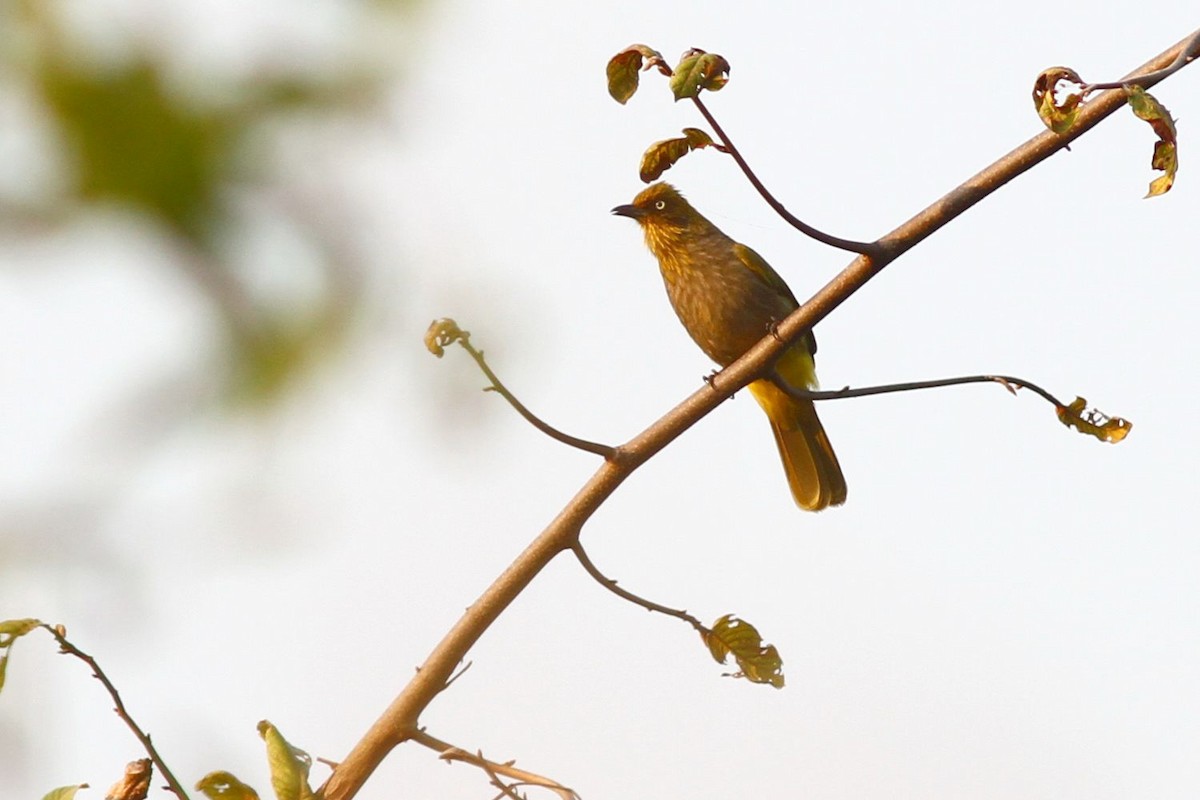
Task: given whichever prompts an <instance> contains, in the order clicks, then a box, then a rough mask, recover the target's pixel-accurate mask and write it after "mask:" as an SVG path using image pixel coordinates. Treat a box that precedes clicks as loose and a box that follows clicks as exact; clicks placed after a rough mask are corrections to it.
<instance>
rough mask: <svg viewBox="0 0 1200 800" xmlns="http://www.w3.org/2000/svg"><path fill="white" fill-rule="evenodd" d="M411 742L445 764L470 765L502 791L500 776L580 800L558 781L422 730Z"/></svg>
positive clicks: (572, 799)
mask: <svg viewBox="0 0 1200 800" xmlns="http://www.w3.org/2000/svg"><path fill="white" fill-rule="evenodd" d="M410 738H411V740H412V741H414V742H416V743H417V744H419V745H423V746H425V747H428V748H429V749H430V750H434V751H436V752H437V753H439V754H440V755H439V757H440V758H441V759H442V760H444V761H447V762H450V761H462V762H464V763H467V764H472V765H474V766H476V767H479V768H480V769H482V770H483V771H484V772H486V773H487V774H488V775H489V777H491V778H492V780H493V785H495V786H497V787H498V788H500V789H502V790H508V787H507V786H506V785H505V784H504V783H503V782H502V781H500V780H499V777H498V776H500V775H503V776H504V777H506V778H512V779H513V780H516V781H519V782H520V783H521V784H524V785H527V786H537V787H538V788H541V789H548V790H550V791H552V792H554V793H556V794H557V795H558V796H559V797H561V798H563V800H580V798H579V795H578V794H576V793H575V790H573V789H571V788H570V787H567V786H563V785H562V784H561V783H559V782H558V781H555V780H552V779H550V778H547V777H545V776H542V775H538V774H536V773H533V772H530V771H528V770H524V769H518V768H517V767H515V766H513V763H514V762H512V761H509V762H506V763H504V764H500V763H497V762H495V761H490V760H488V759H486V758H484V757H483V754H482V753H470V752H468V751H466V750H464V749H462V748H461V747H455V746H454V745H452V744H450V743H449V742H443V741H442V740H441V739H439V738H437V737H436V736H433V735H431V734H429V733H427V732H425V730H424V729H422V730H419V731H416V732H415V733H413V735H412V736H411V737H410Z"/></svg>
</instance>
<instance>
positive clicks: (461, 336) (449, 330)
mask: <svg viewBox="0 0 1200 800" xmlns="http://www.w3.org/2000/svg"><path fill="white" fill-rule="evenodd" d="M470 335H471V334H470V333H468V332H467V331H464V330H463V329H461V328H459V327H458V323H457V322H455V321H454V320H452V319H450V318H449V317H442V318H441V319H435V320H434V321H433V322H431V323H429V328H428V330H426V331H425V347H426V348H427V349H428V350H429V352H431V353H433V354H434V355H435V356H437V357H438V358H441V357H442V356H443V355H445V353H446V348H447V347H449V346H450V345H452V344H454V343H455V342H459V341H463V342H465V341H466V340H467V338H468V337H469V336H470Z"/></svg>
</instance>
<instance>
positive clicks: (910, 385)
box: [774, 373, 1066, 408]
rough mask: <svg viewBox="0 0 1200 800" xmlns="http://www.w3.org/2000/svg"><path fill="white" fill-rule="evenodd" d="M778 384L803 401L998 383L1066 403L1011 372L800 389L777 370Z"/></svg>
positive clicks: (1058, 406) (1057, 402)
mask: <svg viewBox="0 0 1200 800" xmlns="http://www.w3.org/2000/svg"><path fill="white" fill-rule="evenodd" d="M774 375H775V380H774V383H775V385H777V386H778V387H779V388H780V389H782V390H783V391H784V392H786V393H787V394H789V395H791V396H792V397H795V398H797V399H799V400H845V399H848V398H851V397H869V396H871V395H876V394H892V393H894V392H912V391H916V390H919V389H940V388H941V387H943V386H961V385H963V384H966V383H998V384H1000V385H1001V386H1003V387H1004V388H1006V389H1008V390H1009V391H1010V392H1012V393H1013V394H1016V391H1015V390H1016V389H1028V390H1029V391H1031V392H1034V393H1035V394H1037V395H1040V396H1041V397H1043V398H1044V399H1045V400H1046V401H1047V402H1049V403H1052V404H1053V405H1054V406H1055V407H1057V408H1064V407H1065V405H1066V404H1065V403H1063V402H1061V401H1060V400H1059V399H1058V398H1057V397H1055V396H1054V395H1052V394H1050V393H1049V392H1048V391H1046V390H1045V389H1043V388H1042V387H1040V386H1038V385H1037V384H1036V383H1031V382H1030V381H1027V380H1025V379H1024V378H1014V377H1011V376H1009V375H965V376H961V377H957V378H937V379H935V380H928V381H907V382H905V383H887V384H880V385H878V386H860V387H858V388H857V389H851V388H850V387H849V386H846V387H843V388H841V389H828V390H819V389H798V388H796V387H794V386H792V385H791V384H789V383H788V382H787V381H785V380H783V379H782V378H780V377H779V375H778V373H774Z"/></svg>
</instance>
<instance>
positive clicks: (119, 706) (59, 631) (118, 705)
mask: <svg viewBox="0 0 1200 800" xmlns="http://www.w3.org/2000/svg"><path fill="white" fill-rule="evenodd" d="M42 627H43V628H45V629H46V630H47V631H49V632H50V635H51V636H53V637H54V639H55V641H57V642H58V647H59V650H60V651H61V652H62V653H63V654H65V655H69V656H75V658H78V659H79V660H80V661H82V662H83V663H85V664H87V665H88V666H89V667H90V668H91V670H92V676H93V677H94V678H95V679H96V680H98V681H100V683H101V684H103V685H104V688H105V690H106V691H107V692H108V696H109V697H111V698H112V701H113V706H114V707H113V711H115V712H116V713H117V716H118V717H120V718H121V719H122V720H124V722H125V724H126V725H127V726H129V730H131V731H133V735H134V736H136V737H137V740H138V741H139V742H141V743H142V748H143V749H144V750H145V751H146V754H147V755H148V756H150V760H151V761H153V762H154V766H156V767H158V771H159V772H160V773H162V776H163V778H164V779H165V780H166V782H167V786H166V788H167V789H168V790H169V791H170V792H171V793H173V794H174V795H175V796H176V797H178V798H179V800H188V795H187V792H186V791H184V788H183V786H182V784H180V783H179V781H178V780H176V778H175V775H174V774H173V773H172V772H171V769H170V767H168V766H167V763H166V762H165V761H163V758H162V756H161V755H159V753H158V749H157V748H155V746H154V743H153V742H151V741H150V734H148V733H146V732H145V731H143V730H142V728H141V726H139V725H138V724H137V722H135V721H134V719H133V717H132V716H130V714H129V712H128V711H127V710H126V708H125V703H124V702H123V701H122V700H121V695H120V693H119V692H118V691H117V687H115V686H113V684H112V681H110V680H109V679H108V676H107V675H105V674H104V670H102V669H101V668H100V665H99V664H98V663H96V659H95V658H93V657H92V656H90V655H88V654H87V653H85V652H83V651H82V650H80V649H79V648H78V647H76V646H75V645H73V644H72V643H71V642H69V641H68V640H67V635H66V629H65V628H63V627H62V626H61V625H58V626H54V627H51V626H50V625H46V624H43V625H42Z"/></svg>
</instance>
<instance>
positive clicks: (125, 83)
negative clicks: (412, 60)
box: [0, 0, 416, 402]
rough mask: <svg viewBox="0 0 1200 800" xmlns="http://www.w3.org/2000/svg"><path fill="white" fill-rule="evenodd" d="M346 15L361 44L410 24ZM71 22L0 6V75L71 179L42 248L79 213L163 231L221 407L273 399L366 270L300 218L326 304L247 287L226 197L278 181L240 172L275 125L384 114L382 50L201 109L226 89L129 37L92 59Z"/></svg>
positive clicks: (280, 78) (5, 2)
mask: <svg viewBox="0 0 1200 800" xmlns="http://www.w3.org/2000/svg"><path fill="white" fill-rule="evenodd" d="M346 2H347V3H349V4H350V6H349V7H350V8H351V9H352V11H353V13H354V14H356V15H357V18H358V19H359V20H360V22H361V25H360V29H359V30H358V31H357V33H358V34H360V35H362V36H364V37H366V36H367V34H370V33H374V34H375V35H378V31H379V30H380V29H381V28H382V25H383V23H384V22H388V21H390V22H392V23H397V22H400V21H402V20H407V19H408V17H409V15H410V14H411V11H412V10H413V8H414V6H415V5H416V3H414V2H412V0H386V1H385V0H377V1H376V2H374V3H368V4H363V3H351V2H350V0H346ZM285 8H286V7H285V6H281V11H282V10H283V9H285ZM67 10H68V9H67V3H65V2H63V1H62V0H0V68H2V69H3V72H4V76H5V79H6V80H8V81H16V82H17V83H18V84H19V85H20V87H21V89H22V90H23V91H24V92H25V93H28V94H30V95H32V96H33V97H34V98H35V99H36V102H37V103H38V105H39V106H40V111H41V112H42V113H43V114H44V116H45V118H46V120H47V121H48V122H49V124H50V125H51V126H52V128H53V129H54V130H55V131H56V133H57V134H58V137H57V138H58V141H59V142H60V144H61V147H62V148H63V149H64V150H65V153H63V154H62V155H63V156H64V158H63V159H62V160H63V162H64V163H66V164H67V165H68V169H69V175H68V178H67V181H66V184H67V194H68V196H67V197H66V198H62V199H56V203H55V207H54V208H53V209H46V208H42V209H35V210H34V211H33V212H31V213H33V214H34V215H40V218H39V220H38V221H39V222H42V223H45V225H46V230H47V233H48V234H50V235H52V234H53V233H54V228H55V226H56V225H60V224H66V223H69V221H70V219H71V217H72V215H73V212H75V211H79V210H86V209H87V208H89V207H92V206H95V205H97V204H110V205H119V206H120V207H123V208H125V209H127V210H132V211H134V212H136V213H138V214H140V215H142V216H143V217H144V218H146V219H148V220H150V221H151V222H152V223H153V224H155V225H158V226H161V228H162V229H163V230H165V231H167V232H168V233H169V234H170V235H171V236H172V237H173V239H174V240H175V242H176V243H177V245H178V247H179V248H180V249H181V250H182V252H183V254H184V255H183V256H182V257H181V258H180V259H178V261H179V263H176V264H173V265H172V266H173V267H174V268H182V269H184V271H185V274H186V275H187V276H188V278H189V279H190V280H191V281H192V282H193V283H194V285H195V286H196V287H197V289H198V290H199V291H201V292H202V293H203V294H204V295H205V296H206V297H207V298H208V299H209V300H210V302H211V303H212V304H213V305H214V307H215V308H216V310H217V311H218V316H219V317H220V319H221V320H222V321H223V324H224V327H225V334H226V336H225V338H226V342H227V344H228V353H229V355H230V363H229V372H228V376H227V388H228V389H229V390H230V391H229V396H231V397H233V398H236V399H240V400H250V401H258V402H261V401H264V400H269V399H271V398H273V397H276V396H277V395H278V393H279V391H280V390H281V389H282V388H283V387H285V386H286V385H287V384H288V382H289V380H290V379H291V378H293V377H294V376H296V375H297V374H300V373H301V372H302V370H303V368H304V366H305V365H307V364H309V363H311V362H312V361H313V357H314V356H316V355H318V354H320V353H323V352H328V351H330V350H331V349H334V348H331V345H336V344H338V342H339V341H340V338H341V336H340V335H341V334H342V333H343V332H344V331H345V329H346V327H347V324H348V323H349V322H350V321H351V320H352V317H353V315H354V313H355V311H356V310H357V309H358V308H359V306H360V304H361V301H362V299H363V296H364V295H365V290H364V288H363V286H362V275H363V270H362V269H361V265H357V264H353V263H347V262H348V260H353V259H354V258H355V255H354V252H355V248H354V247H348V246H346V243H345V242H344V241H342V240H343V239H345V237H346V236H347V235H348V234H347V233H346V232H345V231H344V230H334V229H333V228H334V227H335V226H333V225H330V224H325V225H322V224H320V221H319V220H314V219H313V218H312V216H305V217H304V218H301V219H292V222H293V223H294V224H293V225H292V228H293V229H294V230H297V231H300V232H302V235H303V237H304V238H305V240H306V241H305V242H304V244H305V246H306V247H308V248H309V249H310V250H311V251H312V252H313V253H314V254H315V255H316V259H315V261H317V262H318V263H319V265H320V266H319V268H320V270H321V273H322V274H321V276H320V280H319V285H320V286H321V293H320V295H319V296H318V297H317V298H315V299H314V300H313V301H312V302H311V303H308V302H306V303H305V304H297V303H295V302H291V303H289V302H288V300H287V298H284V297H281V296H274V295H272V294H271V292H270V291H269V290H264V289H262V287H251V286H250V285H249V284H248V282H247V281H246V280H245V279H244V278H242V277H240V276H239V275H238V271H237V269H236V268H235V267H234V265H233V264H231V263H228V257H227V256H225V257H223V256H222V253H223V252H227V250H228V248H222V247H221V246H219V245H220V244H221V243H225V244H228V239H229V231H230V230H234V229H236V225H233V224H231V223H233V222H235V221H236V218H237V214H238V212H237V210H236V209H235V208H233V207H232V205H231V203H230V202H229V199H228V198H229V196H230V189H231V188H232V187H237V188H238V189H245V188H246V187H250V188H263V187H270V186H272V185H273V184H274V183H275V182H276V181H277V179H278V178H279V177H280V176H278V175H272V174H271V173H270V167H269V166H266V165H263V164H261V163H254V164H252V165H249V169H248V168H247V167H248V164H247V159H246V158H245V152H246V149H247V141H248V140H249V139H250V137H251V135H253V134H254V133H256V132H260V131H262V130H263V128H264V126H265V125H267V124H269V123H272V122H277V121H278V120H279V119H280V118H281V116H285V115H286V118H287V119H291V120H294V119H297V118H299V119H301V120H303V119H304V118H306V117H307V118H310V119H319V118H321V117H328V116H330V115H341V116H342V117H350V118H354V117H355V116H363V115H364V114H369V113H371V112H372V110H374V109H375V108H378V106H379V103H378V102H373V101H376V100H377V98H378V97H379V96H380V95H381V94H382V91H381V90H382V89H383V88H384V86H385V83H386V82H387V81H388V80H390V79H391V78H392V77H393V73H394V69H393V64H392V63H391V62H392V59H391V58H389V57H388V55H389V52H388V51H387V50H386V49H384V48H379V47H376V48H375V50H376V51H378V52H376V53H375V54H374V55H375V56H376V57H374V58H372V49H371V48H369V47H355V45H356V44H357V43H356V42H350V43H347V44H348V46H346V47H344V48H343V49H344V50H345V51H346V52H348V53H353V54H354V59H353V63H345V64H339V65H338V66H337V67H336V68H334V69H332V70H330V69H326V70H324V71H322V72H321V74H317V72H316V71H311V72H309V73H303V72H299V71H292V72H286V71H284V73H283V74H274V73H272V74H265V75H259V74H255V75H254V76H253V80H252V81H250V82H249V83H248V85H244V86H243V85H239V86H217V87H216V88H217V89H218V92H217V93H218V94H220V95H222V98H223V99H222V101H221V102H212V101H209V102H202V101H200V100H198V99H197V96H198V95H200V94H205V93H206V92H207V93H211V90H212V89H213V88H214V87H213V85H212V84H214V83H219V81H220V80H222V78H221V77H220V76H209V75H203V74H200V75H193V74H189V75H187V76H186V82H184V83H181V82H180V80H179V76H178V74H177V73H172V72H171V71H170V69H169V68H170V66H171V65H170V64H168V63H165V62H166V61H167V59H168V57H169V53H170V50H169V45H168V46H167V47H164V46H163V45H164V43H163V42H162V41H158V42H153V43H151V42H148V41H141V40H139V39H138V38H137V37H136V36H134V35H130V36H129V37H128V39H127V41H124V42H122V43H121V46H122V47H123V48H125V51H124V52H121V53H119V54H117V57H115V58H114V57H113V54H111V53H106V54H105V55H106V57H104V58H99V57H97V56H96V54H95V53H93V52H89V49H88V47H87V46H86V45H85V44H84V41H83V39H84V38H86V37H80V36H78V35H77V34H78V31H77V30H73V29H72V26H71V24H68V19H70V20H71V21H72V22H73V23H74V24H75V25H76V26H78V25H79V21H78V18H79V16H80V14H79V12H78V10H76V11H74V12H73V13H72V14H71V15H68V14H67V13H66V11H67ZM92 13H97V14H103V13H104V12H103V11H102V10H101V11H96V12H92ZM384 30H386V28H384ZM152 45H153V46H152ZM164 53H165V54H166V55H164ZM330 72H332V73H333V74H329V73H330ZM225 80H226V81H227V80H228V79H227V78H225ZM188 88H192V89H200V90H202V91H193V92H189V91H187V90H188ZM0 124H3V122H2V121H0ZM259 161H261V159H260V160H259ZM250 173H252V174H250ZM283 205H284V208H282V209H276V210H277V211H279V212H280V213H282V214H283V215H285V216H289V215H290V216H292V217H293V218H294V217H295V216H296V214H295V209H294V208H287V207H286V203H285V204H283ZM24 211H27V210H23V212H24ZM2 212H3V209H0V213H2ZM0 221H3V220H2V219H0ZM21 227H22V228H23V229H24V230H29V229H30V227H31V226H28V225H25V226H21Z"/></svg>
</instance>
